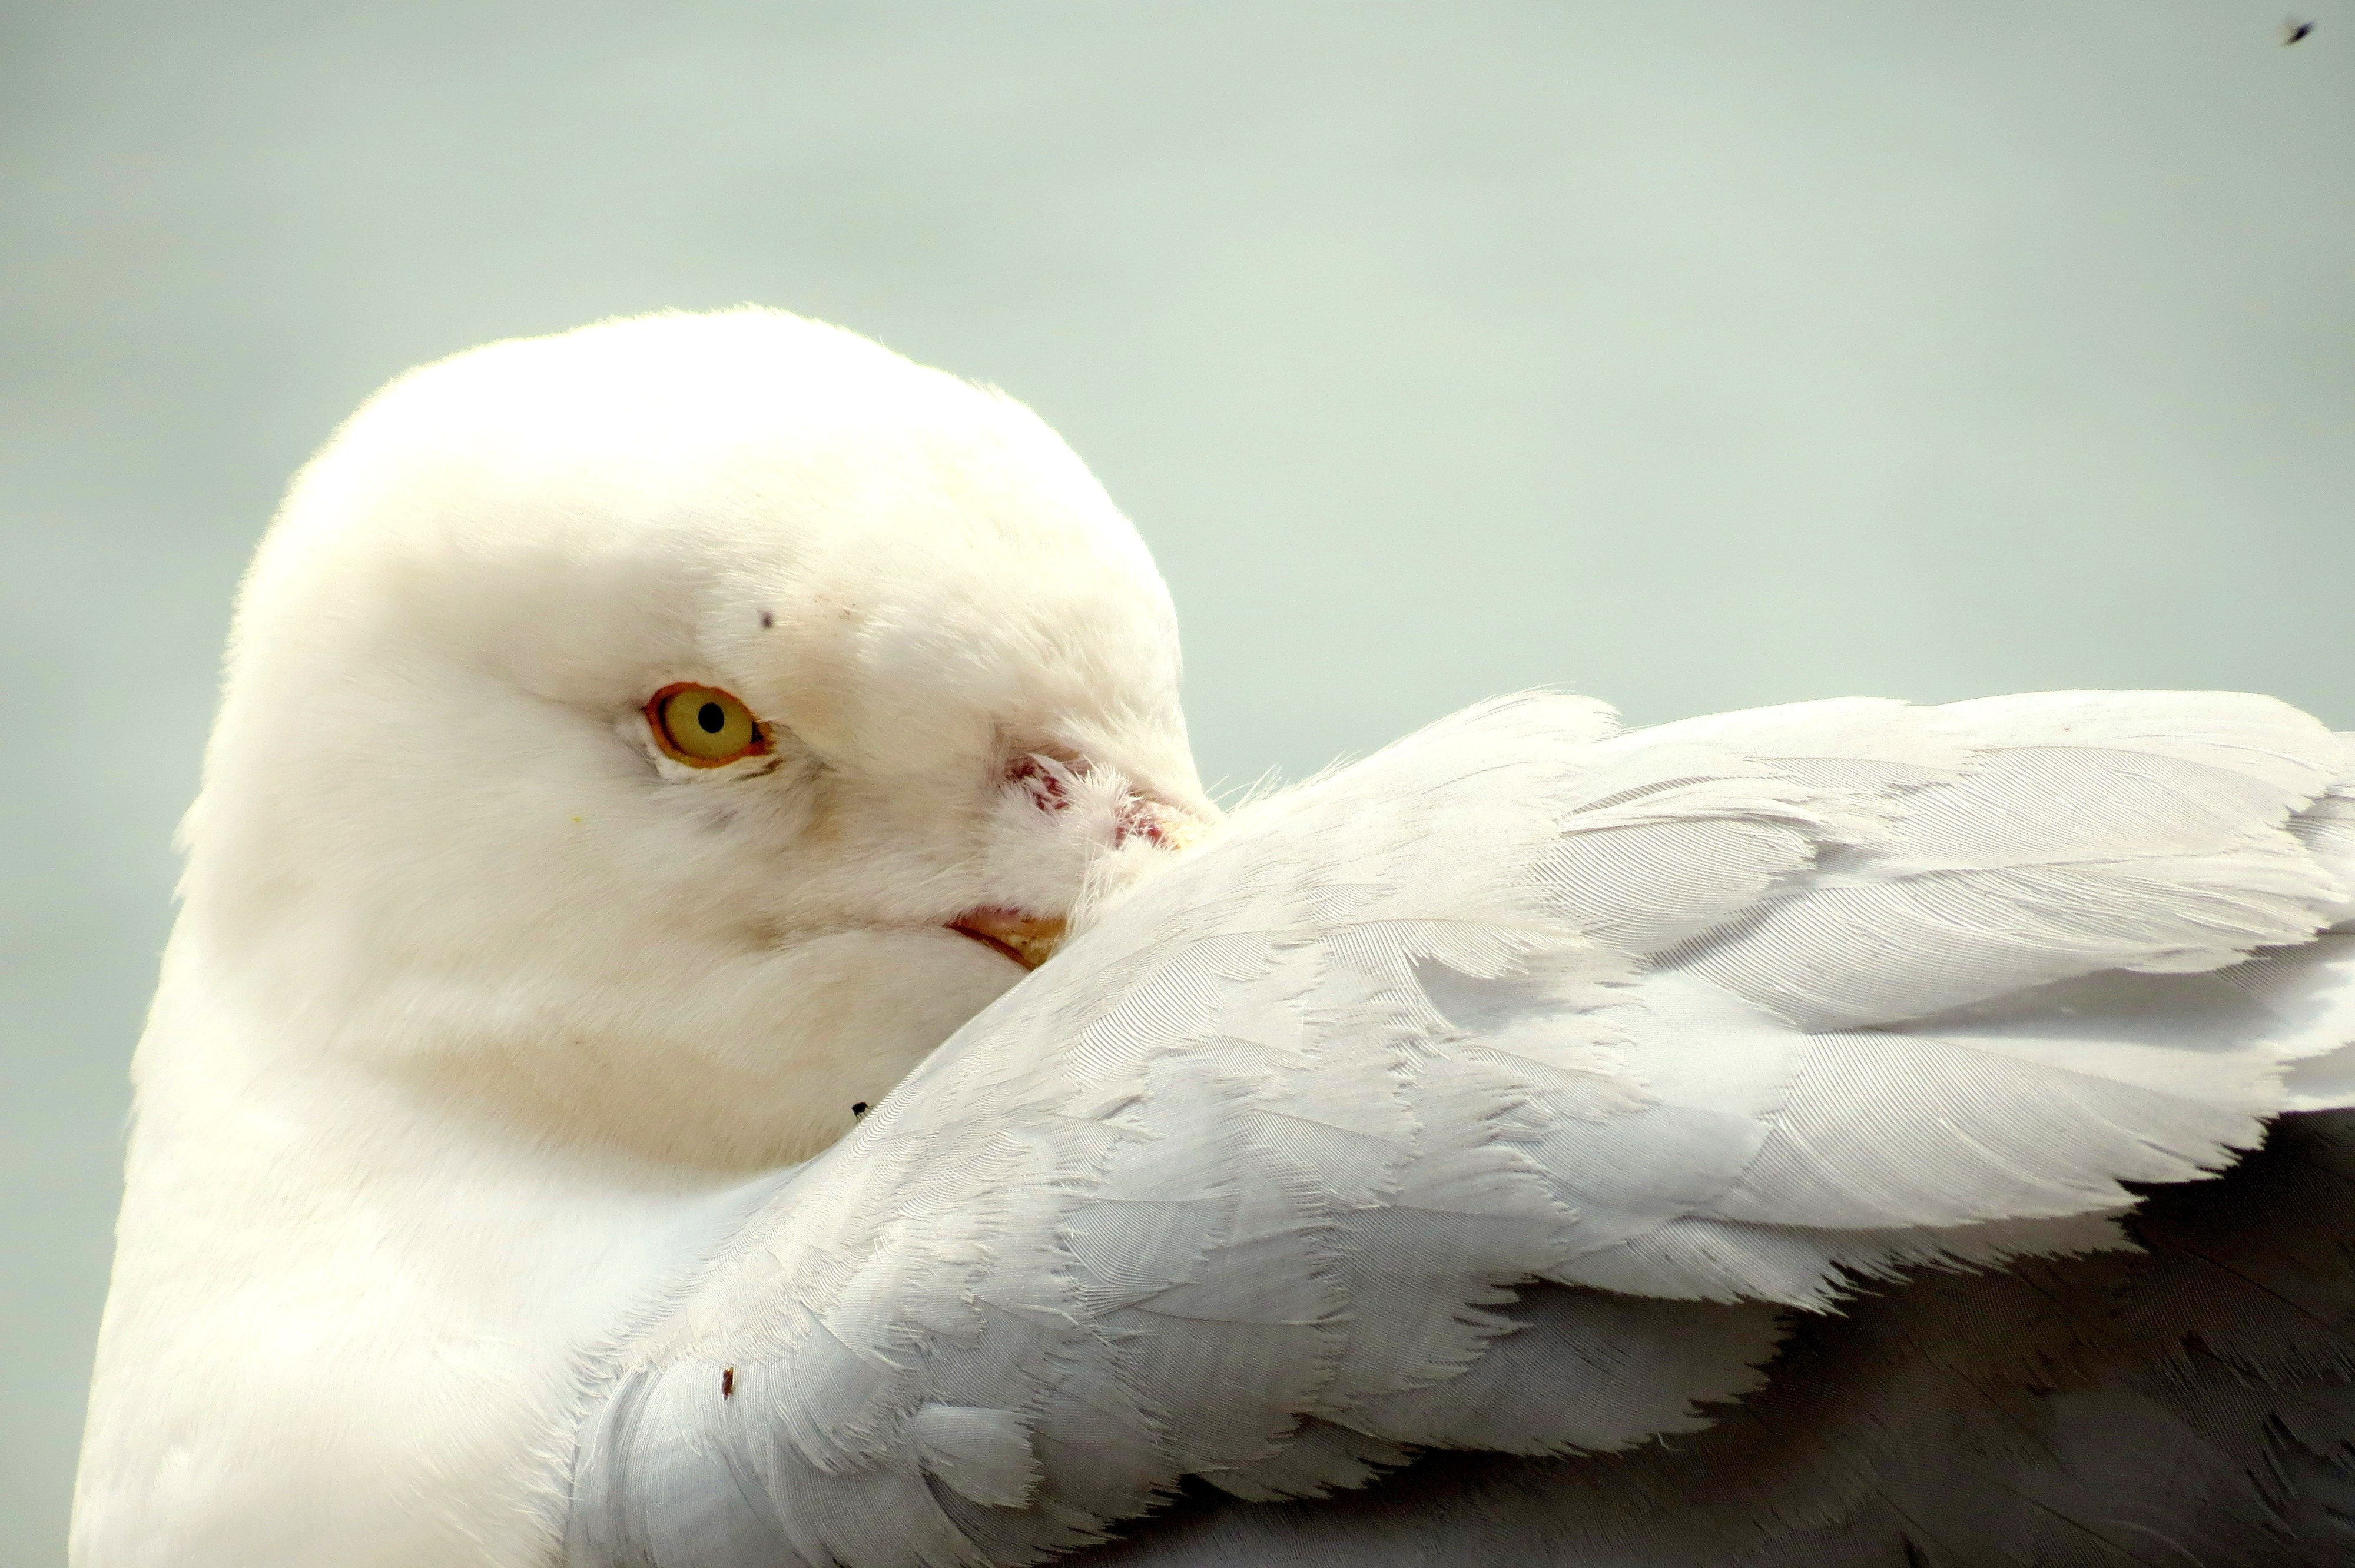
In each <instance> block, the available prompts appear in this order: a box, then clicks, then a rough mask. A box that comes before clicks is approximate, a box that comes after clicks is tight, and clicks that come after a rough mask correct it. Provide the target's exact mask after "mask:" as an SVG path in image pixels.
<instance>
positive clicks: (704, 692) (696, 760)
mask: <svg viewBox="0 0 2355 1568" xmlns="http://www.w3.org/2000/svg"><path fill="white" fill-rule="evenodd" d="M646 726H647V727H648V728H650V729H652V730H653V731H654V732H655V745H657V746H659V747H662V748H663V750H664V751H666V752H667V753H668V754H669V755H671V756H672V757H675V758H677V759H678V760H679V761H681V762H684V763H686V764H687V766H688V767H690V768H719V767H723V766H725V765H726V764H728V763H730V762H733V761H735V760H736V759H737V758H741V757H758V756H761V755H762V753H764V752H766V751H767V750H768V749H769V737H768V736H765V735H763V734H762V733H761V725H760V721H759V720H757V719H755V718H754V717H753V716H752V710H751V709H750V708H748V707H746V706H745V705H743V704H742V703H740V702H738V701H737V700H736V699H735V698H734V697H732V696H730V694H728V693H726V692H723V691H721V690H720V689H719V687H717V686H698V685H694V684H691V683H684V682H682V683H679V684H677V685H675V686H665V687H664V688H663V689H662V690H661V691H659V692H656V693H655V694H654V695H653V696H651V697H649V698H647V699H646Z"/></svg>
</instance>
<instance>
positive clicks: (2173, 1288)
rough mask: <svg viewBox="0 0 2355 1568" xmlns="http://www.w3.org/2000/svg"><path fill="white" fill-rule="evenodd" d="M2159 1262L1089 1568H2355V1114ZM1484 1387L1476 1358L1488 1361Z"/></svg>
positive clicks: (1818, 1337)
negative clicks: (1662, 1409) (1693, 1412)
mask: <svg viewBox="0 0 2355 1568" xmlns="http://www.w3.org/2000/svg"><path fill="white" fill-rule="evenodd" d="M2128 1224H2129V1225H2130V1227H2131V1228H2132V1229H2133V1230H2134V1231H2135V1232H2136V1234H2137V1240H2138V1241H2139V1242H2141V1243H2142V1245H2143V1248H2144V1249H2145V1250H2143V1251H2141V1252H2139V1253H2135V1254H2126V1253H2105V1254H2098V1255H2086V1256H2081V1257H2069V1258H2051V1259H2034V1260H2030V1261H2027V1262H2024V1263H2022V1264H2020V1265H2018V1266H2014V1267H2013V1268H2010V1269H2007V1270H2002V1271H1998V1272H1980V1273H1968V1274H1955V1273H1943V1272H1933V1273H1925V1274H1923V1275H1921V1276H1919V1277H1915V1278H1913V1279H1910V1280H1908V1281H1906V1282H1905V1283H1903V1284H1902V1285H1898V1286H1895V1287H1891V1288H1889V1289H1887V1290H1886V1291H1882V1292H1880V1293H1876V1294H1875V1295H1874V1297H1873V1298H1871V1299H1870V1301H1869V1302H1866V1303H1861V1304H1857V1305H1856V1307H1855V1308H1854V1309H1852V1310H1849V1311H1847V1312H1844V1313H1841V1314H1838V1315H1830V1314H1827V1315H1822V1316H1817V1317H1812V1318H1810V1319H1807V1320H1806V1321H1805V1322H1803V1323H1802V1324H1800V1325H1799V1327H1798V1329H1797V1330H1796V1332H1795V1333H1794V1334H1793V1335H1792V1337H1791V1339H1790V1340H1787V1341H1786V1342H1785V1346H1784V1348H1783V1350H1782V1352H1781V1353H1780V1355H1779V1356H1778V1357H1777V1358H1776V1361H1775V1362H1774V1367H1773V1378H1772V1381H1771V1382H1770V1383H1769V1384H1768V1385H1767V1387H1766V1388H1765V1389H1764V1391H1763V1392H1761V1393H1756V1394H1753V1395H1752V1396H1750V1397H1749V1398H1747V1399H1745V1400H1744V1401H1743V1402H1742V1407H1741V1411H1740V1414H1739V1416H1738V1417H1737V1418H1735V1419H1732V1420H1727V1421H1723V1422H1721V1423H1720V1424H1719V1425H1716V1426H1713V1427H1711V1428H1710V1429H1709V1430H1708V1431H1706V1432H1704V1433H1701V1434H1699V1435H1697V1436H1693V1437H1691V1438H1689V1439H1684V1440H1680V1441H1678V1442H1674V1443H1668V1444H1659V1445H1652V1444H1647V1445H1645V1446H1642V1447H1640V1448H1636V1449H1633V1450H1630V1451H1628V1452H1626V1453H1624V1454H1614V1455H1608V1456H1603V1457H1577V1458H1563V1459H1522V1458H1513V1457H1504V1456H1498V1455H1494V1454H1468V1453H1456V1454H1443V1455H1434V1456H1429V1457H1424V1458H1423V1459H1422V1460H1420V1461H1419V1462H1418V1463H1416V1464H1415V1465H1414V1467H1412V1468H1411V1469H1408V1470H1405V1471H1403V1472H1401V1474H1399V1475H1397V1476H1395V1477H1393V1478H1390V1479H1389V1480H1387V1481H1386V1482H1385V1483H1384V1484H1383V1485H1382V1486H1380V1487H1379V1488H1375V1489H1368V1490H1364V1491H1359V1492H1353V1493H1346V1494H1343V1495H1341V1496H1339V1497H1337V1498H1333V1499H1327V1500H1325V1501H1321V1502H1316V1503H1293V1504H1288V1505H1284V1506H1280V1507H1246V1506H1240V1505H1236V1504H1233V1503H1231V1502H1229V1501H1226V1500H1225V1499H1216V1498H1215V1496H1214V1495H1212V1494H1208V1493H1205V1492H1201V1491H1199V1489H1198V1491H1197V1493H1196V1495H1193V1496H1190V1497H1188V1498H1187V1499H1185V1500H1184V1501H1182V1502H1181V1503H1180V1504H1179V1505H1178V1506H1177V1507H1176V1508H1175V1509H1173V1510H1171V1511H1170V1512H1169V1513H1168V1514H1167V1516H1165V1517H1164V1518H1161V1519H1158V1520H1156V1521H1155V1523H1154V1526H1153V1528H1152V1529H1150V1530H1148V1531H1144V1532H1141V1533H1140V1534H1139V1535H1138V1536H1136V1537H1135V1538H1134V1539H1131V1540H1128V1541H1124V1542H1118V1543H1116V1544H1114V1545H1111V1546H1108V1547H1103V1548H1099V1549H1097V1550H1096V1551H1093V1552H1084V1553H1082V1554H1081V1555H1080V1556H1079V1557H1076V1558H1074V1559H1071V1561H1072V1562H1074V1563H1080V1564H1083V1565H1084V1568H1232V1565H1233V1564H1237V1563H1252V1564H1258V1565H1262V1568H1280V1565H1287V1564H1304V1565H1305V1564H1309V1563H1348V1564H1350V1565H1351V1568H1430V1565H1432V1564H1435V1563H1459V1564H1507V1563H1509V1564H1513V1565H1514V1568H1737V1565H1738V1568H1822V1565H1823V1564H1827V1563H1838V1564H1842V1565H1844V1568H1860V1565H1862V1564H1866V1563H1872V1564H1887V1565H1889V1568H1986V1565H1987V1564H1993V1563H2038V1564H2045V1565H2049V1568H2080V1565H2082V1568H2128V1565H2130V1564H2143V1565H2147V1568H2178V1565H2181V1564H2190V1563H2200V1564H2207V1565H2208V1568H2226V1565H2228V1564H2229V1565H2234V1568H2336V1565H2338V1564H2340V1563H2347V1562H2350V1561H2355V1114H2350V1113H2348V1112H2344V1111H2339V1112H2328V1113H2320V1114H2313V1115H2296V1116H2291V1117H2288V1118H2285V1119H2284V1120H2283V1121H2282V1122H2281V1123H2279V1124H2278V1125H2277V1126H2276V1128H2275V1130H2274V1132H2273V1134H2272V1136H2271V1137H2270V1138H2269V1139H2267V1141H2266V1144H2265V1146H2264V1150H2262V1151H2260V1152H2259V1153H2257V1154H2255V1155H2253V1156H2251V1157H2250V1158H2249V1159H2248V1160H2245V1161H2243V1163H2242V1164H2240V1165H2238V1166H2236V1167H2235V1168H2234V1169H2233V1170H2232V1171H2231V1172H2229V1173H2228V1174H2227V1175H2226V1176H2225V1177H2224V1178H2223V1179H2222V1180H2221V1181H2212V1182H2198V1183H2193V1184H2190V1185H2185V1186H2178V1187H2169V1188H2166V1189H2163V1190H2161V1191H2160V1192H2158V1194H2157V1195H2156V1196H2155V1197H2154V1198H2153V1199H2152V1200H2151V1201H2150V1202H2149V1203H2148V1204H2147V1206H2146V1207H2145V1208H2144V1209H2142V1210H2141V1211H2139V1212H2138V1213H2137V1214H2136V1216H2135V1217H2134V1218H2133V1219H2132V1220H2131V1221H2129V1222H2128ZM1484 1364H1485V1363H1484Z"/></svg>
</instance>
